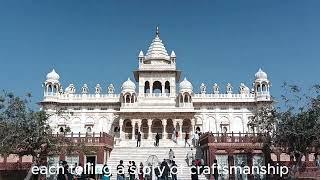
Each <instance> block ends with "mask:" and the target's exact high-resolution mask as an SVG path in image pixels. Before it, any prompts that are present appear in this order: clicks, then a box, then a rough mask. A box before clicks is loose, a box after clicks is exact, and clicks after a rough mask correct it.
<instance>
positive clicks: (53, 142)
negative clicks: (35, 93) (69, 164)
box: [0, 92, 64, 157]
mask: <svg viewBox="0 0 320 180" xmlns="http://www.w3.org/2000/svg"><path fill="white" fill-rule="evenodd" d="M30 97H31V95H30V94H28V95H27V97H26V99H22V98H20V97H16V96H14V95H13V94H12V93H6V92H3V94H2V95H0V154H11V153H15V154H19V155H32V156H33V157H41V156H45V154H46V152H47V151H49V150H54V149H57V148H58V145H59V143H61V142H64V139H62V138H60V139H59V138H56V137H54V136H52V134H51V133H52V130H51V128H50V126H49V125H48V124H47V121H48V118H49V116H48V115H47V114H46V113H45V112H44V111H38V112H34V111H32V110H31V109H29V108H28V102H30V101H29V99H28V98H30Z"/></svg>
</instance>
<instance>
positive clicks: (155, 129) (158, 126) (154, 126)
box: [151, 119, 163, 138]
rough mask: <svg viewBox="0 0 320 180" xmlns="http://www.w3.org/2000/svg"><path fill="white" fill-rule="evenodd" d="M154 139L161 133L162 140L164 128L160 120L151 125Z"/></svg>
mask: <svg viewBox="0 0 320 180" xmlns="http://www.w3.org/2000/svg"><path fill="white" fill-rule="evenodd" d="M151 132H152V138H155V136H156V134H157V133H159V135H160V138H161V137H162V132H163V126H162V121H161V120H160V119H155V120H153V121H152V125H151Z"/></svg>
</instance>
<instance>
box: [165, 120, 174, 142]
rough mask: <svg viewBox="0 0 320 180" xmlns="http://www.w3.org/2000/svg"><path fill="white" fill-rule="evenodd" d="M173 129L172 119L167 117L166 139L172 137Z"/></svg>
mask: <svg viewBox="0 0 320 180" xmlns="http://www.w3.org/2000/svg"><path fill="white" fill-rule="evenodd" d="M173 129H174V126H173V121H172V119H168V120H167V126H166V132H167V134H168V139H172V136H173V134H172V133H173Z"/></svg>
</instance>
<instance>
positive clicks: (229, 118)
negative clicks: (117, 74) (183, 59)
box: [41, 28, 272, 142]
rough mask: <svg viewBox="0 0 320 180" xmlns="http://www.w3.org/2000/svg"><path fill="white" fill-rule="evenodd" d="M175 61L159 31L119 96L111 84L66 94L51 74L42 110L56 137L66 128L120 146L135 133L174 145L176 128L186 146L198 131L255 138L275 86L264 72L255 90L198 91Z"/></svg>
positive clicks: (204, 87) (233, 87)
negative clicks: (253, 124) (106, 137)
mask: <svg viewBox="0 0 320 180" xmlns="http://www.w3.org/2000/svg"><path fill="white" fill-rule="evenodd" d="M176 58H177V57H176V54H175V52H174V51H172V52H171V54H170V55H169V54H168V52H167V50H166V48H165V46H164V44H163V42H162V40H161V39H160V36H159V30H158V28H157V32H156V35H155V37H154V39H153V40H152V43H151V45H150V46H149V48H148V51H147V52H146V53H145V54H144V53H143V51H140V53H139V55H138V58H137V63H138V64H139V66H138V69H137V70H135V71H134V78H131V79H130V78H128V80H127V81H125V82H124V83H123V84H122V87H121V92H120V93H119V94H118V93H116V91H115V88H116V87H114V86H113V85H112V84H110V85H105V84H97V85H96V87H88V86H87V85H86V84H84V85H83V86H82V87H81V88H79V87H76V86H75V85H74V84H70V85H68V86H67V88H65V89H63V88H62V85H61V83H60V81H59V80H60V76H59V75H58V74H57V73H56V72H55V70H52V72H50V73H49V74H48V75H47V79H46V81H45V82H44V98H43V101H42V102H41V106H42V109H43V110H45V111H46V112H48V113H50V114H52V116H51V117H50V125H51V126H52V128H53V129H54V130H55V131H56V132H59V131H60V132H63V131H65V129H66V128H70V130H71V131H72V132H74V133H79V132H80V133H86V132H90V133H91V132H95V133H99V132H106V133H109V134H112V135H115V137H116V139H117V140H118V142H119V141H130V139H133V138H134V136H132V134H135V132H136V131H140V132H141V133H142V135H143V139H153V138H154V136H155V134H156V133H160V135H161V136H162V138H163V139H170V138H171V135H172V132H173V128H176V130H177V131H178V132H179V134H180V135H179V138H180V140H182V139H183V137H184V135H185V133H190V134H192V132H194V131H195V130H196V129H200V130H201V131H202V132H207V131H211V132H236V133H239V132H250V131H251V129H250V128H249V127H248V125H247V123H248V120H249V118H250V117H252V116H253V112H254V110H255V109H256V108H257V107H258V106H259V105H260V104H263V102H271V101H272V100H271V96H270V91H269V88H270V81H269V80H268V77H267V74H266V73H265V72H263V71H262V70H261V69H259V71H258V72H257V73H256V74H255V81H254V82H252V83H253V87H252V89H251V88H249V87H248V86H246V85H245V84H243V83H239V85H238V86H236V85H231V84H230V83H228V84H225V85H221V84H220V85H218V84H216V83H214V82H212V84H201V86H200V87H197V88H195V87H193V85H192V82H190V81H188V79H187V78H185V77H183V78H181V77H180V74H181V71H179V70H178V69H177V67H176ZM58 112H59V113H58ZM181 135H182V136H181Z"/></svg>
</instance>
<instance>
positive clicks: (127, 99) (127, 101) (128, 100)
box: [126, 94, 130, 103]
mask: <svg viewBox="0 0 320 180" xmlns="http://www.w3.org/2000/svg"><path fill="white" fill-rule="evenodd" d="M126 103H130V95H129V94H127V95H126Z"/></svg>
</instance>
